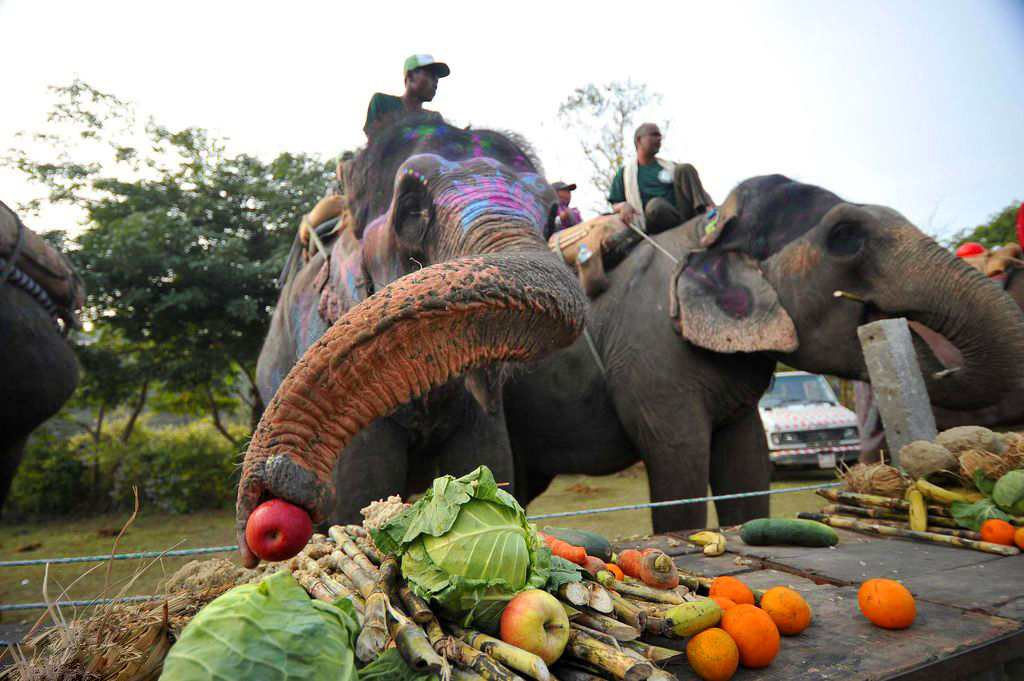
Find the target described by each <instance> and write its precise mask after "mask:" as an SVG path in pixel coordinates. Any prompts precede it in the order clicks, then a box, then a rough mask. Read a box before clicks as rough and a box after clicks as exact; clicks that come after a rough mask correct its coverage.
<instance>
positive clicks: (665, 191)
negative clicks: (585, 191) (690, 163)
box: [608, 161, 676, 207]
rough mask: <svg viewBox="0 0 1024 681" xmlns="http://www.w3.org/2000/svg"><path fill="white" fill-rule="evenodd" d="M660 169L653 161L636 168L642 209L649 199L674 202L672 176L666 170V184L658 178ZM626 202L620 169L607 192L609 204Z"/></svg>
mask: <svg viewBox="0 0 1024 681" xmlns="http://www.w3.org/2000/svg"><path fill="white" fill-rule="evenodd" d="M661 171H662V167H661V166H660V165H658V162H657V161H655V162H654V163H651V164H650V165H646V166H637V174H636V183H637V184H638V185H639V186H640V200H641V201H642V202H643V204H644V207H646V206H647V202H648V201H650V200H651V199H653V198H655V197H657V196H660V197H661V198H663V199H668V200H669V201H673V202H674V201H675V199H676V194H675V189H674V188H673V186H672V174H671V173H669V172H668V171H667V170H666V171H665V174H666V175H667V176H668V182H663V181H662V180H661V179H660V178H659V177H658V176H659V175H661ZM625 200H626V187H625V184H624V183H623V180H622V168H619V169H618V171H616V173H615V177H614V178H613V179H612V188H611V189H610V190H608V202H609V203H613V204H614V203H622V202H623V201H625Z"/></svg>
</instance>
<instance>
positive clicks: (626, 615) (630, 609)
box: [608, 591, 647, 631]
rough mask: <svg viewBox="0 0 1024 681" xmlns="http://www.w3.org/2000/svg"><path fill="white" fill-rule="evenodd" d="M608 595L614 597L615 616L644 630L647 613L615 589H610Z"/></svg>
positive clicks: (613, 609) (613, 608)
mask: <svg viewBox="0 0 1024 681" xmlns="http://www.w3.org/2000/svg"><path fill="white" fill-rule="evenodd" d="M608 595H609V596H611V599H612V611H613V612H614V613H615V618H616V619H617V620H619V621H620V622H625V623H626V624H628V625H629V626H631V627H636V628H637V629H639V630H640V631H643V630H644V627H645V626H646V624H647V613H646V612H645V611H644V610H641V609H640V608H638V607H636V606H635V605H633V604H632V603H630V602H629V601H627V600H626V599H625V598H624V597H623V596H622V595H621V594H619V593H617V592H615V591H609V592H608Z"/></svg>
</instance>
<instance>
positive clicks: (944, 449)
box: [799, 426, 1024, 556]
mask: <svg viewBox="0 0 1024 681" xmlns="http://www.w3.org/2000/svg"><path fill="white" fill-rule="evenodd" d="M899 463H900V466H901V468H902V470H900V469H897V468H894V467H892V466H888V465H886V464H884V463H879V464H867V465H866V464H858V465H856V466H854V467H852V468H850V469H848V470H846V471H844V472H843V474H842V475H841V477H842V478H843V480H844V481H845V483H846V487H847V490H846V491H836V490H819V491H818V494H820V495H821V496H823V497H825V498H826V499H828V500H829V501H830V502H832V503H830V504H828V505H826V506H825V507H824V508H823V509H822V511H821V513H801V514H799V515H800V517H801V518H806V519H811V520H816V521H819V522H822V523H826V524H828V525H831V526H833V527H841V528H844V529H849V530H854V531H857V532H864V533H871V534H881V535H886V536H893V537H903V538H909V539H917V540H923V541H930V542H935V543H941V544H947V545H951V546H958V547H961V548H968V549H974V550H978V551H985V552H988V553H996V554H1000V555H1005V556H1013V555H1017V554H1018V553H1020V550H1021V549H1024V435H1022V434H1020V433H996V432H993V431H991V430H989V429H987V428H982V427H980V426H960V427H957V428H951V429H949V430H947V431H944V432H942V433H940V434H939V435H938V437H936V438H935V440H934V441H933V442H926V441H917V442H911V443H910V444H908V445H906V446H905V447H903V448H902V449H901V450H900V453H899Z"/></svg>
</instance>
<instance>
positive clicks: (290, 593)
mask: <svg viewBox="0 0 1024 681" xmlns="http://www.w3.org/2000/svg"><path fill="white" fill-rule="evenodd" d="M358 634H359V625H358V623H357V621H356V614H355V610H354V609H353V607H352V603H351V602H350V601H349V600H348V599H345V598H343V599H340V600H339V601H337V602H336V603H335V604H333V605H331V604H327V603H323V602H321V601H315V600H311V599H310V597H309V595H308V594H307V593H306V592H305V591H304V590H303V588H302V587H301V586H299V583H298V582H296V581H295V578H294V577H292V575H291V573H289V572H287V571H282V572H275V573H274V574H272V575H270V576H269V577H266V578H265V579H263V580H262V581H261V582H260V583H259V584H243V585H242V586H236V587H235V588H234V589H231V590H230V591H228V592H227V593H225V594H224V595H222V596H221V597H219V598H217V599H215V600H214V601H212V602H210V603H209V604H207V605H206V606H205V607H204V608H203V609H202V610H200V611H199V613H198V614H196V616H195V617H193V618H192V621H191V622H189V623H188V625H187V626H186V627H185V629H184V630H182V632H181V637H180V638H179V639H178V642H177V643H175V644H174V645H173V646H172V647H171V650H170V652H169V653H168V654H167V659H166V660H164V669H163V673H162V674H161V675H160V681H238V680H239V679H246V681H300V680H302V681H306V680H309V681H328V680H329V681H356V679H357V678H358V676H357V674H356V666H355V657H354V654H353V650H354V648H355V639H356V636H357V635H358Z"/></svg>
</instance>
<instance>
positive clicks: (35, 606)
mask: <svg viewBox="0 0 1024 681" xmlns="http://www.w3.org/2000/svg"><path fill="white" fill-rule="evenodd" d="M163 598H166V596H125V597H124V598H94V599H92V600H86V601H57V602H55V603H45V602H42V603H13V604H11V605H0V612H2V611H5V610H45V609H46V608H48V607H50V606H51V605H57V606H60V607H62V608H66V607H71V608H88V607H90V606H93V605H110V604H111V603H148V602H149V601H159V600H161V599H163ZM2 644H3V642H2V641H0V645H2Z"/></svg>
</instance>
